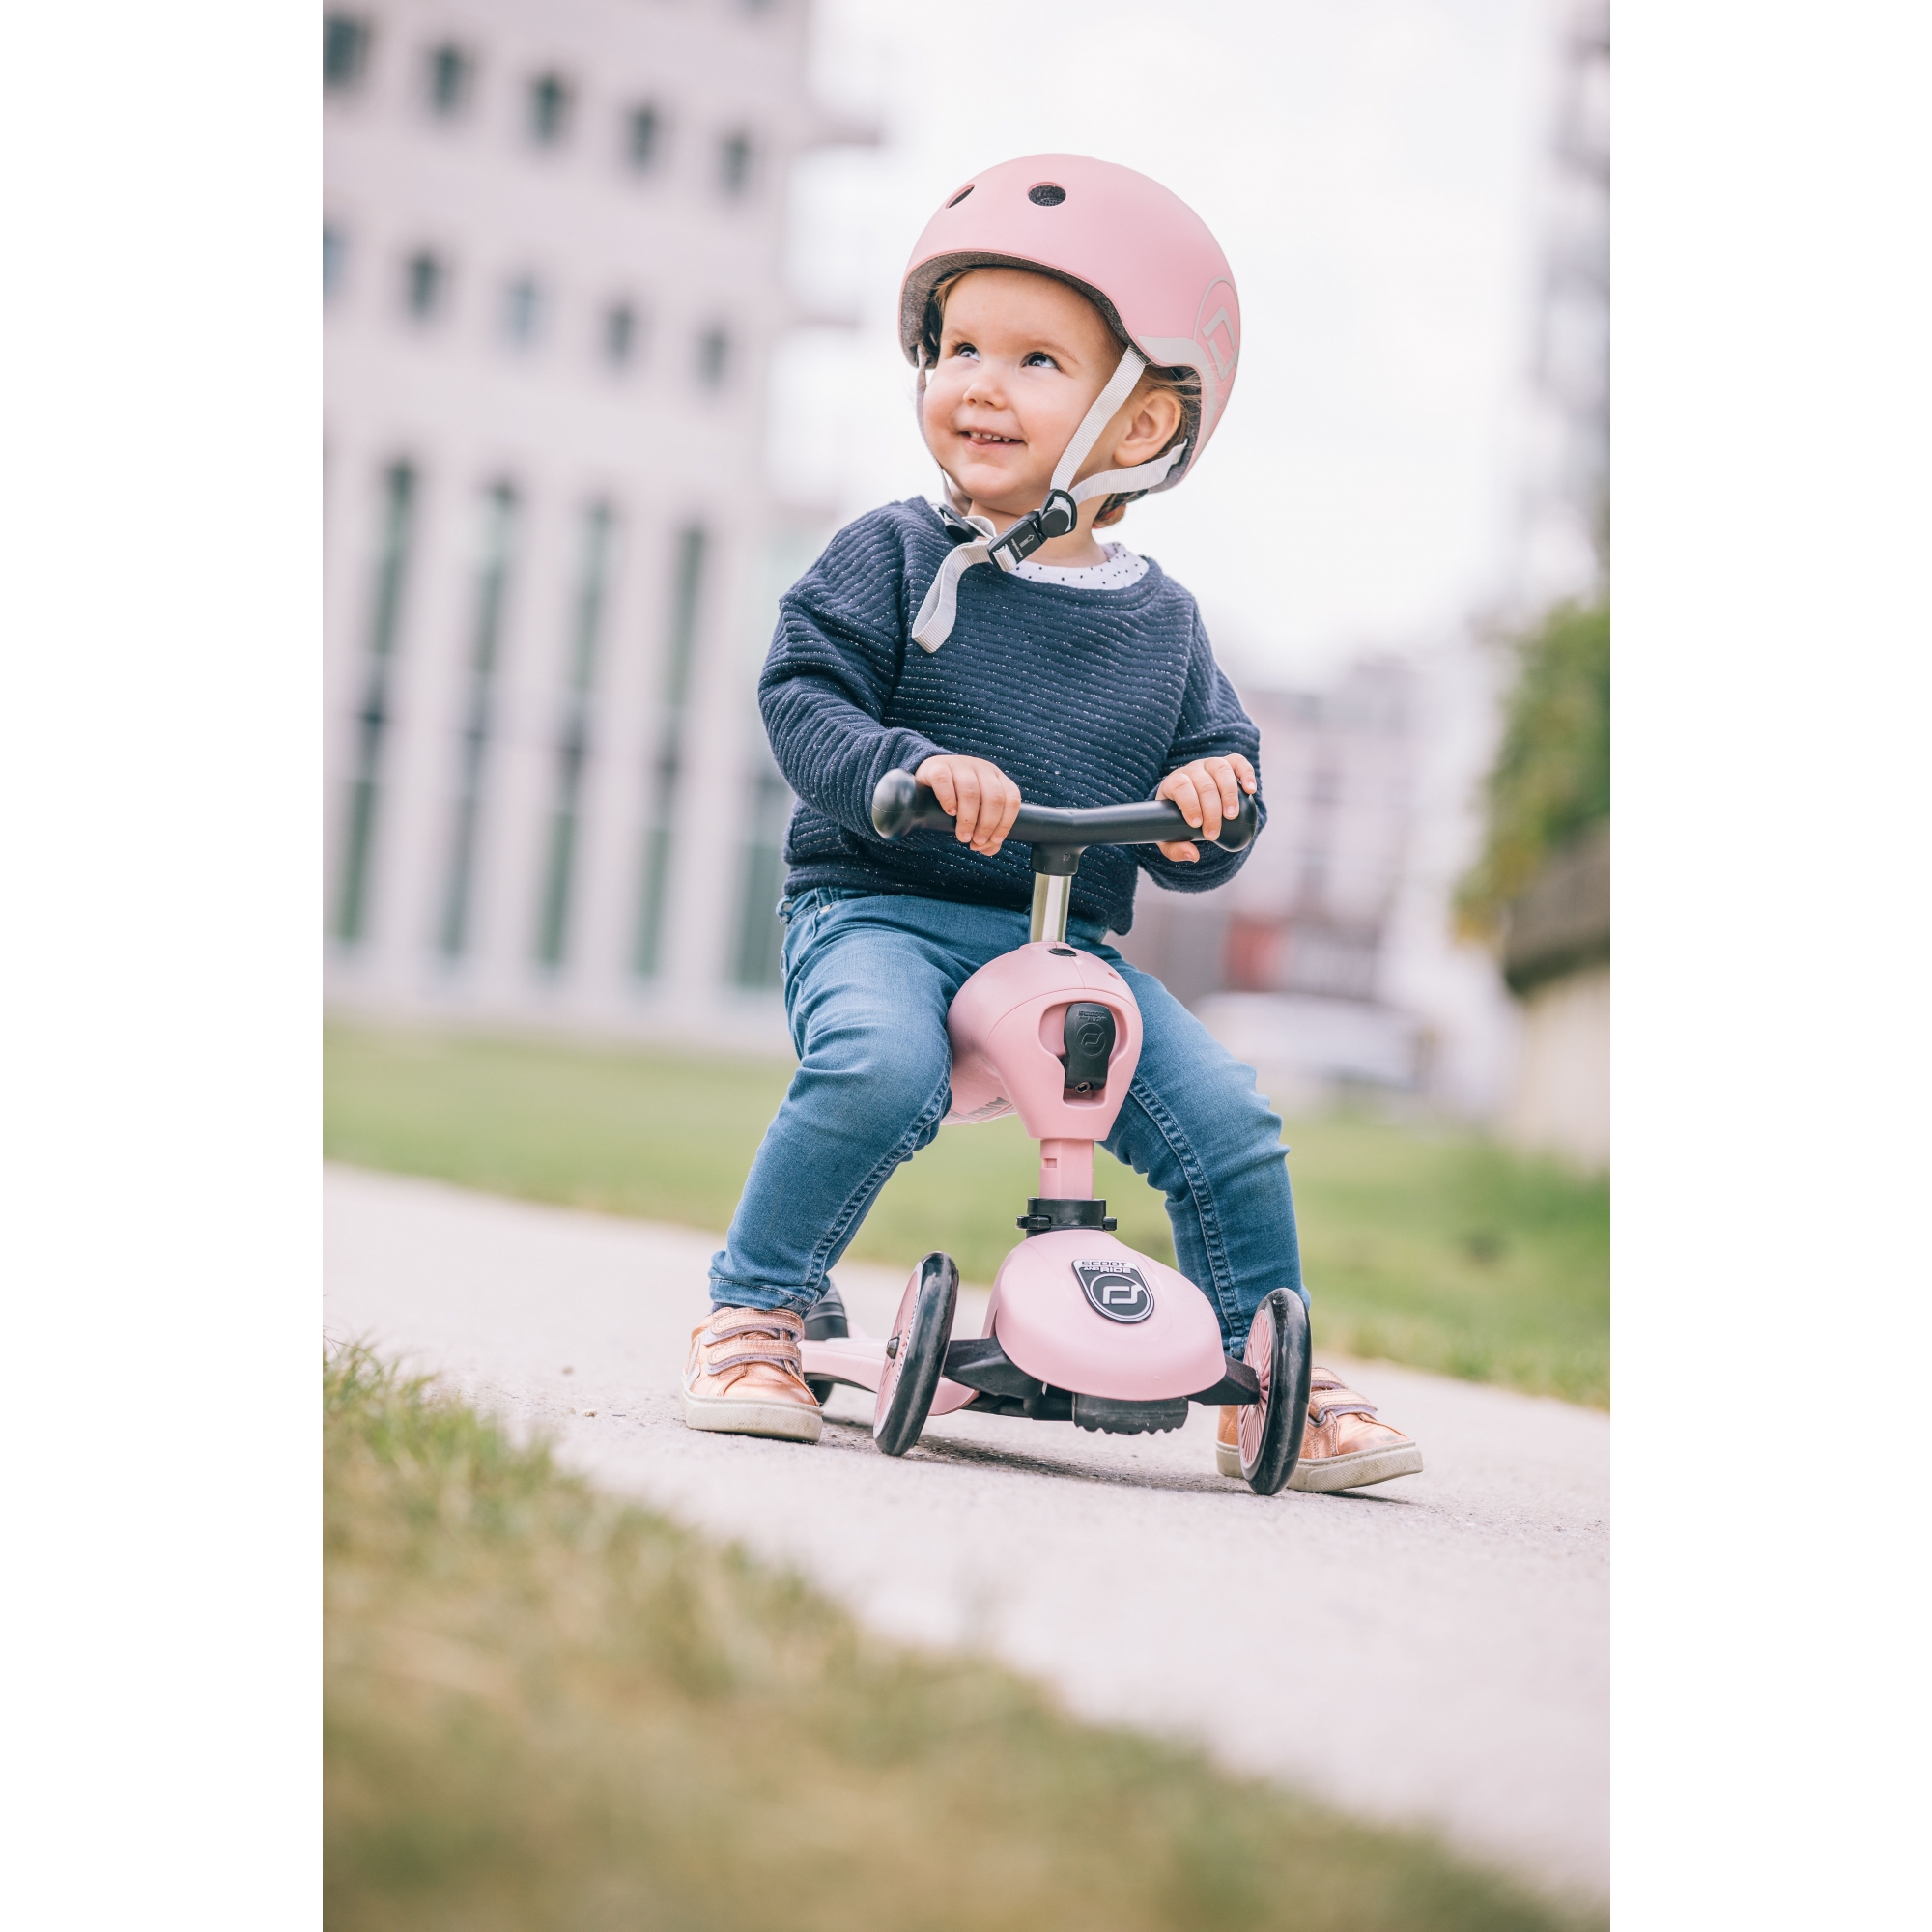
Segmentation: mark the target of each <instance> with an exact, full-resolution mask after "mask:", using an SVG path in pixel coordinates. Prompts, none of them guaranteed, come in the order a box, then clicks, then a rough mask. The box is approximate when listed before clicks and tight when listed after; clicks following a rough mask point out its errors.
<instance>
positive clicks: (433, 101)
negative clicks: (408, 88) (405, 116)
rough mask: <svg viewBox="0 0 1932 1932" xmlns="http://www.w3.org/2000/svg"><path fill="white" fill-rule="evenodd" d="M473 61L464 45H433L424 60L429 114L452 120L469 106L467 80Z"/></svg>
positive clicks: (471, 77)
mask: <svg viewBox="0 0 1932 1932" xmlns="http://www.w3.org/2000/svg"><path fill="white" fill-rule="evenodd" d="M475 73H476V64H475V62H474V61H472V60H471V59H470V57H469V54H467V53H466V52H465V51H464V50H463V48H461V47H459V46H455V45H453V44H449V43H445V44H444V45H442V46H440V47H432V48H431V49H430V51H429V58H428V62H427V73H426V76H425V78H426V81H427V88H428V94H429V107H430V112H431V113H432V114H436V115H439V116H440V117H441V118H442V119H444V120H453V119H454V118H455V117H456V116H457V115H459V114H461V113H462V112H463V111H464V109H465V108H467V107H468V106H469V89H470V83H471V81H472V80H473V79H474V78H475Z"/></svg>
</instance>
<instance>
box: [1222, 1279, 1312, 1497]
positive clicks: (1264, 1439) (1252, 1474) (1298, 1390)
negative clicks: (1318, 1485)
mask: <svg viewBox="0 0 1932 1932" xmlns="http://www.w3.org/2000/svg"><path fill="white" fill-rule="evenodd" d="M1309 1358H1310V1350H1309V1346H1308V1310H1307V1309H1306V1308H1304V1307H1303V1306H1302V1305H1301V1297H1300V1295H1298V1294H1291V1293H1289V1292H1288V1290H1287V1289H1285V1288H1277V1289H1275V1290H1273V1291H1272V1292H1271V1293H1269V1295H1268V1297H1267V1299H1266V1300H1265V1301H1264V1302H1263V1303H1262V1305H1261V1306H1260V1307H1259V1308H1258V1309H1256V1310H1255V1319H1254V1321H1253V1324H1252V1325H1251V1326H1250V1327H1249V1329H1248V1346H1247V1347H1246V1349H1244V1350H1242V1351H1241V1359H1242V1360H1243V1361H1244V1362H1246V1363H1247V1365H1248V1367H1249V1368H1251V1369H1252V1370H1254V1372H1255V1378H1256V1379H1257V1380H1258V1381H1259V1382H1260V1383H1261V1385H1262V1399H1261V1401H1260V1402H1251V1403H1243V1404H1242V1406H1241V1408H1240V1411H1239V1414H1240V1437H1241V1475H1242V1477H1243V1478H1244V1479H1245V1480H1246V1482H1247V1485H1248V1487H1249V1489H1251V1490H1253V1491H1254V1492H1255V1494H1256V1495H1258V1496H1271V1495H1275V1494H1277V1493H1278V1492H1280V1491H1282V1490H1283V1489H1285V1488H1286V1487H1287V1485H1288V1479H1289V1478H1290V1477H1291V1476H1292V1475H1293V1474H1294V1465H1295V1463H1297V1462H1298V1461H1300V1458H1301V1434H1302V1431H1303V1430H1304V1429H1305V1428H1306V1427H1307V1426H1308V1372H1309Z"/></svg>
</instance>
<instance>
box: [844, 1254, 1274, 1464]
mask: <svg viewBox="0 0 1932 1932" xmlns="http://www.w3.org/2000/svg"><path fill="white" fill-rule="evenodd" d="M958 1300H959V1270H958V1269H957V1268H956V1267H955V1266H953V1264H952V1256H951V1255H944V1254H937V1253H935V1254H930V1255H927V1256H926V1258H925V1259H924V1260H923V1262H921V1263H920V1264H919V1265H918V1266H917V1267H916V1268H914V1269H913V1271H912V1278H911V1280H909V1281H908V1282H907V1283H906V1289H905V1293H903V1294H902V1295H901V1296H900V1297H899V1312H898V1313H897V1314H896V1315H895V1316H894V1317H893V1332H892V1334H891V1335H890V1337H888V1339H887V1342H886V1373H885V1375H884V1376H883V1377H882V1378H880V1381H879V1395H878V1400H877V1402H876V1403H875V1404H874V1405H873V1407H872V1440H873V1441H875V1442H876V1443H877V1444H878V1445H879V1447H880V1448H881V1449H882V1450H884V1451H885V1453H886V1454H887V1455H888V1456H903V1455H904V1454H905V1452H906V1451H907V1450H908V1449H910V1448H911V1447H912V1445H913V1444H914V1443H915V1442H917V1441H918V1440H919V1434H920V1431H921V1430H923V1428H924V1427H925V1418H926V1414H927V1412H928V1411H929V1410H930V1409H931V1407H932V1398H933V1395H934V1394H935V1393H936V1391H937V1390H938V1388H939V1379H940V1376H941V1374H942V1373H943V1371H944V1370H945V1367H946V1345H947V1343H948V1342H950V1341H951V1340H952V1315H953V1310H954V1308H955V1307H956V1305H957V1303H958ZM1306 1379H1307V1378H1306V1376H1305V1375H1304V1376H1303V1381H1304V1383H1305V1382H1306ZM1305 1400H1306V1398H1305V1397H1304V1401H1305ZM1287 1480H1288V1478H1287V1476H1286V1475H1284V1476H1283V1477H1282V1481H1283V1482H1286V1481H1287Z"/></svg>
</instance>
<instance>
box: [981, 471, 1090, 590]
mask: <svg viewBox="0 0 1932 1932" xmlns="http://www.w3.org/2000/svg"><path fill="white" fill-rule="evenodd" d="M1079 522H1080V506H1079V504H1077V503H1076V502H1075V501H1074V500H1073V498H1072V497H1071V496H1070V495H1069V494H1068V493H1067V492H1066V491H1065V490H1049V491H1048V492H1047V493H1046V501H1045V502H1043V503H1042V504H1041V505H1040V506H1039V508H1038V509H1037V510H1029V511H1028V512H1027V514H1026V515H1025V516H1023V517H1022V518H1021V519H1020V520H1019V522H1018V523H1016V524H1013V525H1011V526H1009V527H1008V528H1007V529H1006V530H1004V531H1003V532H1002V533H1001V534H1000V535H999V536H997V537H995V538H994V539H993V541H992V542H991V543H989V544H988V545H987V546H986V555H987V558H988V559H989V560H990V561H991V562H993V563H996V564H998V565H999V566H1000V568H1001V569H1002V570H1017V569H1018V568H1019V566H1020V565H1021V564H1023V563H1024V562H1025V561H1026V560H1027V558H1028V557H1030V556H1031V555H1032V554H1034V552H1035V551H1037V549H1038V548H1039V547H1040V545H1041V544H1047V543H1051V542H1052V541H1053V540H1054V538H1055V537H1064V536H1067V535H1069V534H1070V533H1071V532H1072V531H1073V529H1074V528H1075V527H1076V526H1078V524H1079Z"/></svg>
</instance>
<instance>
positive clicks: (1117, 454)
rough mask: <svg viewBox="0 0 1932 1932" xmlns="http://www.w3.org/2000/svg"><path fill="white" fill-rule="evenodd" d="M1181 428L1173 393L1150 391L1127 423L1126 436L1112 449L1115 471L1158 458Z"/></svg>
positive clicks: (1161, 390)
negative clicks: (1151, 458)
mask: <svg viewBox="0 0 1932 1932" xmlns="http://www.w3.org/2000/svg"><path fill="white" fill-rule="evenodd" d="M1179 427H1180V398H1179V396H1177V395H1176V394H1175V393H1174V391H1173V390H1172V389H1150V390H1148V391H1147V393H1146V394H1145V395H1143V396H1142V397H1141V399H1140V405H1139V407H1138V408H1137V409H1136V410H1135V411H1134V412H1133V414H1132V415H1131V416H1130V417H1128V419H1127V433H1126V435H1124V436H1123V437H1122V439H1121V440H1120V441H1119V442H1117V443H1116V444H1115V445H1114V458H1113V460H1114V463H1115V465H1116V467H1122V468H1124V467H1127V466H1130V465H1133V464H1136V463H1145V462H1147V461H1148V459H1149V458H1150V457H1154V456H1158V455H1159V454H1160V452H1161V451H1162V450H1163V449H1165V448H1166V447H1167V445H1168V444H1169V442H1171V441H1172V440H1174V433H1175V431H1176V430H1178V429H1179Z"/></svg>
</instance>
